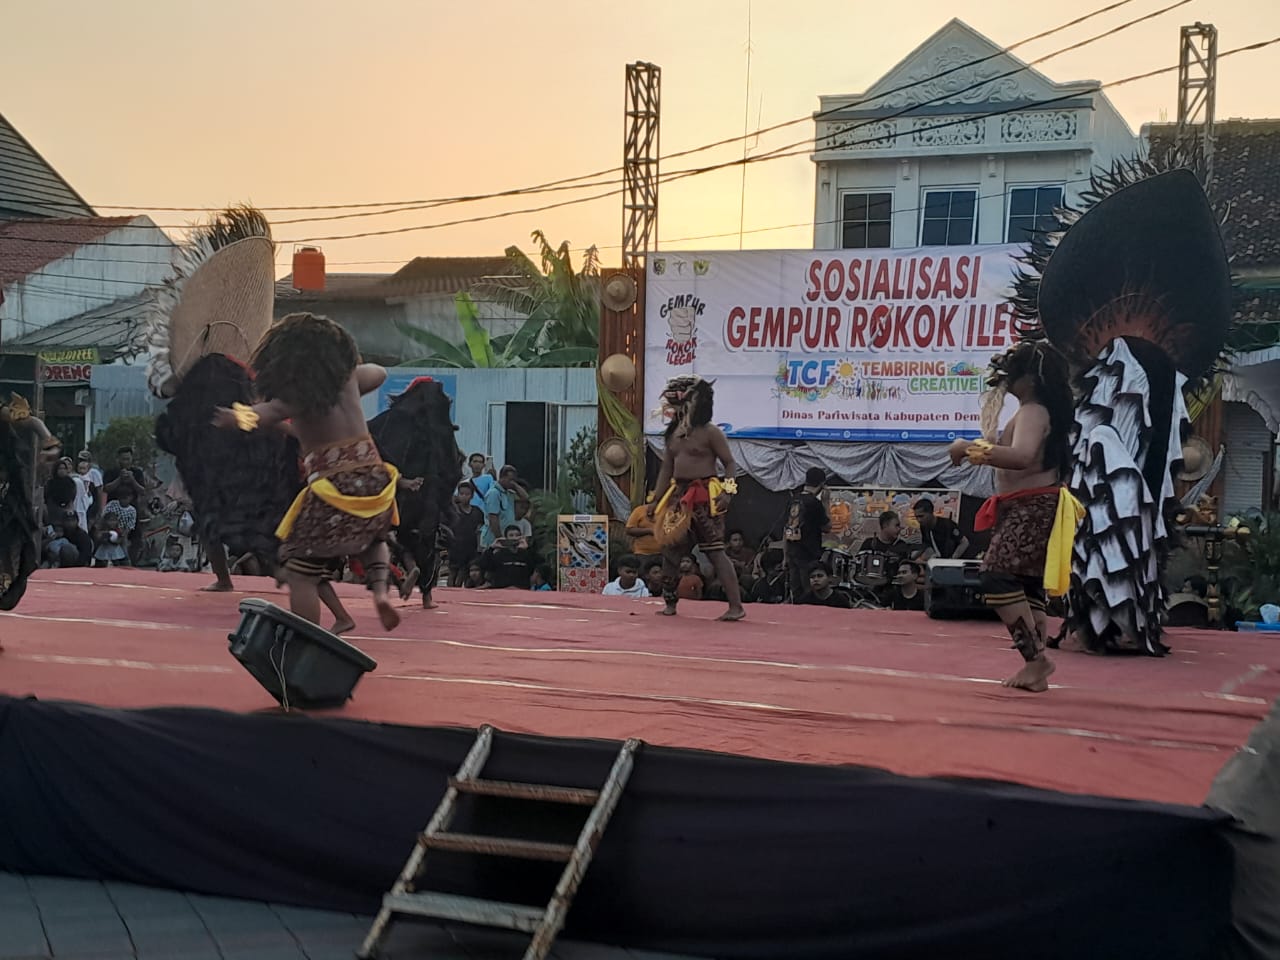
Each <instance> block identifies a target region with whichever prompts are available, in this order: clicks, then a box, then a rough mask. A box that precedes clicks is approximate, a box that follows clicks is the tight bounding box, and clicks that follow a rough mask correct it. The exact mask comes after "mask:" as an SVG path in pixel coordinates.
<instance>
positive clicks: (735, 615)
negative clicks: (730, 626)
mask: <svg viewBox="0 0 1280 960" xmlns="http://www.w3.org/2000/svg"><path fill="white" fill-rule="evenodd" d="M746 615H747V611H745V610H743V609H742V608H741V607H730V608H729V609H728V610H726V611H725V612H724V613H722V614H720V616H718V617H716V619H717V620H723V621H724V622H725V623H732V622H733V621H734V620H741V619H742V618H743V617H745V616H746Z"/></svg>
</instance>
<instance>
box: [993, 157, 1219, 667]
mask: <svg viewBox="0 0 1280 960" xmlns="http://www.w3.org/2000/svg"><path fill="white" fill-rule="evenodd" d="M1168 167H1174V169H1167V168H1168ZM1084 199H1085V203H1086V208H1085V209H1084V210H1083V211H1076V210H1069V211H1063V213H1062V214H1061V215H1060V220H1061V222H1062V227H1063V229H1062V231H1061V232H1057V233H1054V234H1050V235H1047V236H1043V237H1038V238H1036V239H1035V240H1034V241H1033V243H1032V245H1031V249H1030V250H1029V252H1028V254H1027V256H1026V257H1025V259H1024V262H1025V263H1026V264H1027V268H1028V269H1027V270H1025V271H1024V272H1023V273H1022V274H1021V275H1020V277H1019V279H1018V283H1017V295H1016V298H1015V301H1014V302H1015V306H1016V308H1017V310H1018V313H1019V315H1020V318H1021V320H1022V334H1023V336H1025V337H1028V338H1030V339H1047V340H1048V341H1050V342H1051V343H1053V344H1054V345H1056V346H1057V347H1058V348H1059V349H1061V350H1062V351H1063V352H1064V353H1065V354H1066V355H1067V356H1068V358H1069V359H1070V360H1071V361H1072V365H1073V367H1074V369H1075V373H1076V380H1077V393H1078V394H1079V397H1080V399H1079V401H1078V404H1077V408H1076V415H1075V424H1074V428H1073V431H1072V471H1071V479H1070V488H1071V491H1072V493H1074V495H1075V496H1076V497H1077V498H1078V499H1079V500H1080V501H1081V502H1082V503H1083V504H1084V506H1085V508H1086V514H1085V519H1084V523H1083V525H1082V527H1081V529H1080V532H1079V535H1078V537H1077V538H1076V543H1075V548H1074V552H1073V556H1072V576H1071V591H1070V596H1069V600H1068V615H1067V621H1066V624H1065V625H1064V631H1065V632H1067V633H1069V634H1071V635H1073V636H1074V637H1075V638H1076V640H1077V641H1078V642H1079V643H1080V644H1081V645H1083V646H1084V647H1085V648H1087V649H1089V650H1091V651H1095V652H1103V651H1106V652H1122V651H1123V652H1137V653H1145V654H1149V655H1151V656H1162V655H1163V654H1165V653H1166V652H1168V647H1166V646H1165V645H1164V643H1163V642H1162V641H1161V618H1162V615H1163V613H1164V610H1165V606H1166V592H1165V587H1164V584H1163V582H1162V573H1163V567H1164V560H1165V556H1166V554H1167V551H1168V546H1169V536H1170V529H1169V524H1170V523H1171V521H1172V515H1173V512H1174V511H1175V509H1176V505H1177V501H1176V499H1175V496H1174V486H1173V482H1174V477H1175V475H1176V474H1177V471H1178V469H1179V467H1180V465H1181V461H1182V440H1183V437H1184V431H1185V430H1186V429H1187V428H1188V426H1189V424H1188V414H1187V406H1186V403H1185V400H1184V396H1183V392H1184V390H1185V389H1187V387H1188V386H1189V385H1194V384H1196V383H1197V382H1199V381H1202V380H1204V379H1205V378H1207V377H1209V376H1210V375H1212V374H1213V373H1214V372H1215V369H1216V366H1217V364H1218V362H1219V360H1220V358H1221V356H1222V354H1223V350H1224V347H1225V344H1226V341H1227V337H1228V333H1229V330H1230V324H1231V315H1232V307H1231V276H1230V269H1229V266H1228V262H1227V257H1226V253H1225V251H1224V248H1223V243H1222V237H1221V233H1220V231H1219V227H1218V220H1217V218H1216V217H1215V215H1214V212H1213V210H1212V208H1211V207H1210V204H1209V201H1208V198H1207V197H1206V196H1205V192H1204V190H1203V188H1202V187H1201V184H1200V181H1199V179H1198V178H1197V176H1196V174H1195V173H1194V172H1193V171H1192V170H1191V169H1187V168H1186V167H1184V166H1182V165H1181V164H1180V163H1179V162H1178V161H1177V158H1168V159H1163V158H1157V159H1155V160H1151V161H1143V162H1134V163H1120V164H1117V165H1116V167H1115V168H1113V169H1112V170H1111V171H1108V172H1106V173H1103V174H1099V175H1097V176H1095V177H1094V179H1093V184H1092V188H1091V190H1090V191H1089V192H1088V193H1086V194H1085V197H1084Z"/></svg>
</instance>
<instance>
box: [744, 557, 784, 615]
mask: <svg viewBox="0 0 1280 960" xmlns="http://www.w3.org/2000/svg"><path fill="white" fill-rule="evenodd" d="M756 569H757V570H758V571H759V573H758V574H757V576H756V580H755V583H753V584H752V585H751V599H752V600H754V601H755V602H756V603H782V602H783V600H785V599H786V596H787V574H786V571H785V570H783V569H782V551H781V550H766V551H764V553H762V554H760V556H759V558H758V559H757V561H756Z"/></svg>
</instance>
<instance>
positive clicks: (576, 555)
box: [556, 513, 609, 593]
mask: <svg viewBox="0 0 1280 960" xmlns="http://www.w3.org/2000/svg"><path fill="white" fill-rule="evenodd" d="M556 570H557V572H558V574H559V576H558V577H557V579H558V581H559V583H558V587H559V589H560V590H561V591H563V592H565V593H600V592H601V591H602V590H604V586H605V584H606V583H608V582H609V518H608V517H604V516H596V515H594V514H581V513H580V514H561V515H560V516H558V517H556Z"/></svg>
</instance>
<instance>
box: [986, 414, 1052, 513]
mask: <svg viewBox="0 0 1280 960" xmlns="http://www.w3.org/2000/svg"><path fill="white" fill-rule="evenodd" d="M1048 439H1049V411H1048V410H1047V409H1045V408H1044V407H1043V406H1041V405H1040V404H1038V403H1024V404H1022V406H1020V407H1019V408H1018V412H1017V413H1015V414H1014V415H1013V419H1012V420H1010V421H1009V423H1008V425H1007V426H1005V428H1004V430H1003V431H1002V432H1001V434H1000V438H999V440H997V441H996V445H997V446H1000V447H1012V448H1014V449H1015V450H1020V451H1024V452H1026V453H1027V454H1028V460H1029V462H1030V463H1031V466H1029V467H1024V468H1022V469H1020V470H1012V469H1007V468H1001V467H997V468H996V469H995V474H996V493H1013V492H1014V491H1015V490H1035V489H1038V488H1040V487H1051V486H1054V485H1055V484H1057V482H1058V471H1057V470H1052V469H1048V470H1047V469H1045V467H1044V448H1045V443H1046V441H1047V440H1048Z"/></svg>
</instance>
